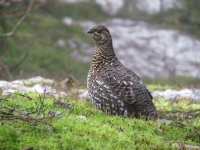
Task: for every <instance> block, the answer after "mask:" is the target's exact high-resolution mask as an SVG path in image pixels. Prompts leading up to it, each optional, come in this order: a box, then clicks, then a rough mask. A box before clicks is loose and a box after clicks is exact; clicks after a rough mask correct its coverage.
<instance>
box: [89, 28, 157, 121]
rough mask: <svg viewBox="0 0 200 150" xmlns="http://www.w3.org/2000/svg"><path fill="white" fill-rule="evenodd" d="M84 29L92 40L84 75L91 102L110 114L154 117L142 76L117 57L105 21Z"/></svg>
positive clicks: (155, 111) (153, 107) (154, 108)
mask: <svg viewBox="0 0 200 150" xmlns="http://www.w3.org/2000/svg"><path fill="white" fill-rule="evenodd" d="M87 33H88V34H89V35H90V36H91V37H92V38H93V40H94V41H95V50H94V55H93V58H92V62H91V65H90V69H89V71H88V76H87V89H88V95H89V99H90V100H91V101H92V103H93V105H94V106H95V107H96V108H98V109H100V110H102V111H103V112H105V113H106V114H110V115H118V116H123V117H135V118H145V119H149V118H150V119H152V118H153V119H155V118H157V114H158V113H157V110H156V107H155V105H154V103H153V101H152V99H153V97H152V95H151V93H150V92H149V90H148V89H147V88H146V85H145V84H144V83H143V82H142V80H141V79H140V78H139V77H138V76H137V75H136V74H135V73H134V72H133V71H132V70H130V69H128V68H127V67H125V66H124V65H123V64H122V63H121V62H120V61H119V59H118V58H117V56H116V54H115V51H114V48H113V43H112V37H111V34H110V32H109V30H108V29H107V28H106V27H105V26H104V25H96V26H94V27H92V28H91V29H90V30H89V31H88V32H87ZM138 63H139V62H138Z"/></svg>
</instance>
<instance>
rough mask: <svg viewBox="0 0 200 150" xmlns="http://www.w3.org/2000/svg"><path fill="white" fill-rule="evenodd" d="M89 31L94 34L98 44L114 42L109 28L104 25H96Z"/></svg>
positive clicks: (93, 36)
mask: <svg viewBox="0 0 200 150" xmlns="http://www.w3.org/2000/svg"><path fill="white" fill-rule="evenodd" d="M87 33H89V34H90V35H91V36H92V38H93V39H94V40H95V42H96V43H97V44H98V45H102V44H105V43H110V42H112V38H111V35H110V32H109V30H108V29H107V28H106V27H105V26H103V25H98V26H94V27H93V28H91V29H90V30H89V31H88V32H87Z"/></svg>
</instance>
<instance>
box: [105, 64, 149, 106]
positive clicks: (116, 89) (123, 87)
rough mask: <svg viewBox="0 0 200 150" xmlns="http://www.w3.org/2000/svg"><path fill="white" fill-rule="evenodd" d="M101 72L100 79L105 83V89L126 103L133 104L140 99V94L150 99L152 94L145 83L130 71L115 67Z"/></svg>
mask: <svg viewBox="0 0 200 150" xmlns="http://www.w3.org/2000/svg"><path fill="white" fill-rule="evenodd" d="M103 74H104V75H103V76H102V79H101V80H102V81H103V82H104V83H106V85H107V89H108V90H110V91H112V94H113V95H114V96H115V97H118V98H119V99H120V100H123V101H124V102H126V103H127V104H129V105H131V104H134V103H135V102H136V101H137V100H140V99H141V95H144V96H145V99H147V100H152V95H151V94H150V92H149V91H148V90H147V89H146V86H145V84H144V83H143V82H142V81H141V80H140V78H139V77H138V76H137V75H136V74H134V73H133V72H132V71H131V72H128V73H127V70H118V69H116V68H115V70H110V71H109V70H107V71H106V72H104V73H103Z"/></svg>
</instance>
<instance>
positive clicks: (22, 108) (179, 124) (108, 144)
mask: <svg viewBox="0 0 200 150" xmlns="http://www.w3.org/2000/svg"><path fill="white" fill-rule="evenodd" d="M27 95H28V96H27ZM27 95H24V96H22V95H19V93H17V94H13V95H10V96H9V97H7V98H6V100H5V99H1V102H0V107H1V114H0V115H3V113H2V112H4V114H5V112H7V113H8V111H7V110H8V109H7V110H6V109H5V108H9V110H10V111H9V113H10V114H11V115H18V116H24V117H31V118H36V119H38V122H37V121H33V120H32V121H31V120H29V121H22V120H20V119H11V120H5V119H1V121H0V143H1V144H0V149H9V150H12V149H23V148H28V147H32V148H34V150H35V149H40V150H48V149H51V150H53V149H55V150H57V149H61V150H62V149H63V150H64V149H115V150H116V149H131V150H132V149H176V147H174V145H173V144H174V143H184V144H189V145H199V143H200V131H199V128H200V122H199V120H200V117H199V116H198V117H196V118H192V119H173V120H156V121H153V120H148V121H145V120H143V119H135V118H124V117H120V116H110V115H106V114H105V113H103V112H102V111H100V110H98V109H96V108H95V107H94V106H93V105H92V104H91V102H90V101H89V100H88V99H79V98H77V97H71V96H69V97H65V98H54V97H53V96H51V95H46V96H43V95H41V96H39V94H37V93H28V94H27ZM2 98H5V97H2ZM60 100H61V101H62V102H64V103H66V104H70V106H69V107H62V106H61V105H55V103H54V102H56V101H57V102H58V101H60ZM154 103H155V105H156V107H157V108H158V110H161V111H167V110H170V111H173V110H180V111H188V110H190V111H191V110H193V109H200V104H199V103H191V101H189V100H180V101H177V102H176V103H174V102H170V101H166V100H164V99H161V98H157V99H155V100H154ZM11 108H13V109H11ZM31 112H32V113H31ZM28 113H29V115H27V114H28ZM51 113H55V114H58V115H55V116H53V117H52V115H51ZM49 116H51V117H50V118H48V117H49ZM80 116H85V117H86V119H85V118H81V117H80ZM42 117H46V119H43V120H40V119H39V118H42Z"/></svg>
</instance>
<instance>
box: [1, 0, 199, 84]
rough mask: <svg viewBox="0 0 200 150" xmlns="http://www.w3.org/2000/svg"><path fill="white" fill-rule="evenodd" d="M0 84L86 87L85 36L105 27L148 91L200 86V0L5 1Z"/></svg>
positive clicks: (88, 43)
mask: <svg viewBox="0 0 200 150" xmlns="http://www.w3.org/2000/svg"><path fill="white" fill-rule="evenodd" d="M0 21H1V24H0V79H1V80H14V79H19V78H20V79H21V78H29V77H33V76H43V77H46V78H52V79H64V78H66V77H68V76H70V75H72V76H74V77H75V78H76V79H77V80H79V81H82V82H86V78H87V72H88V70H89V66H90V63H91V59H92V56H93V53H94V44H95V43H94V41H93V40H92V38H91V37H90V36H89V35H87V33H86V32H87V31H88V30H89V29H90V28H91V27H93V26H94V25H97V24H103V25H105V26H107V27H108V29H109V30H110V32H111V34H112V37H113V45H114V48H115V52H116V54H117V56H118V57H119V59H120V61H121V62H122V63H123V64H124V65H125V66H127V67H128V68H130V69H132V70H133V71H134V72H135V73H136V74H138V75H139V76H140V77H141V78H142V79H143V80H145V82H146V83H159V84H166V83H167V84H177V85H186V86H200V1H199V0H154V1H149V0H115V1H114V0H0Z"/></svg>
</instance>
